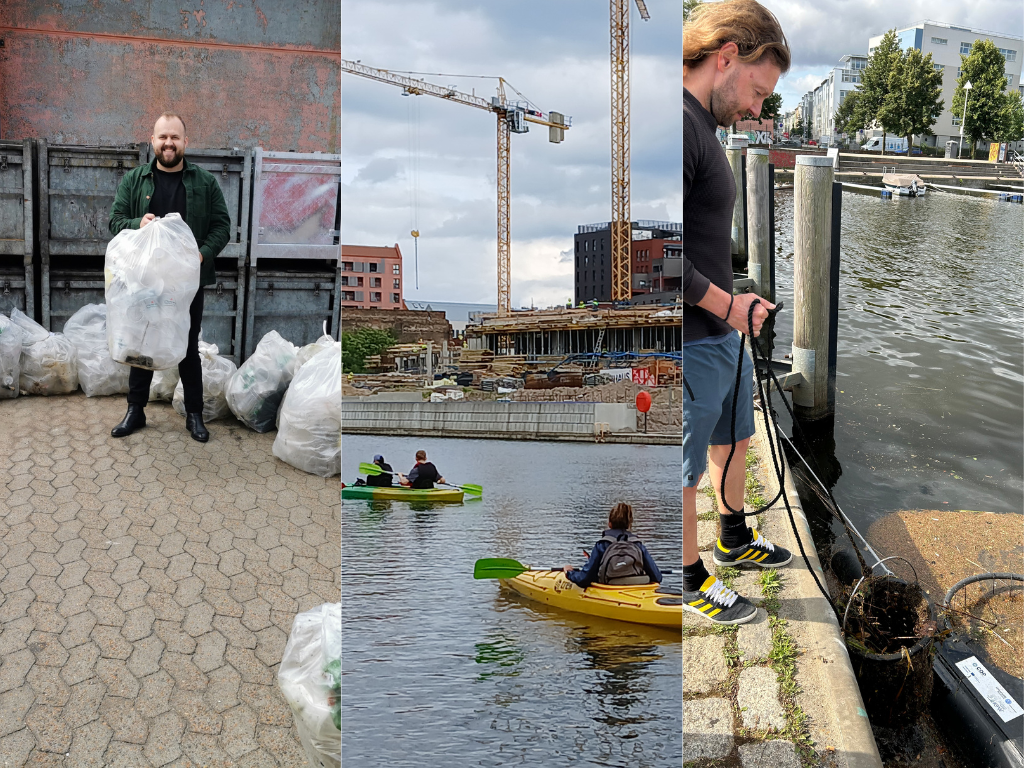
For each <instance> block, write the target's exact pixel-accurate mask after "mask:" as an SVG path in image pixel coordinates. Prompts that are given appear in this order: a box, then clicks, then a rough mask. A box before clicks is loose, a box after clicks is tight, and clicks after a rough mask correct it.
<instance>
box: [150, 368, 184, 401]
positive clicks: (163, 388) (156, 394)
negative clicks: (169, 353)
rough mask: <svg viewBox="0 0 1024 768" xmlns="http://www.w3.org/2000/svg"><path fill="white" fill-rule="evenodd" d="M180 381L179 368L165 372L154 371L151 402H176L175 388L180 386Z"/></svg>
mask: <svg viewBox="0 0 1024 768" xmlns="http://www.w3.org/2000/svg"><path fill="white" fill-rule="evenodd" d="M179 381H181V374H179V373H178V368H177V366H175V367H174V368H168V369H166V370H163V371H154V372H153V382H152V383H151V384H150V385H149V401H150V402H155V401H157V400H164V401H165V402H168V403H169V402H171V401H172V400H174V388H175V387H177V386H178V382H179Z"/></svg>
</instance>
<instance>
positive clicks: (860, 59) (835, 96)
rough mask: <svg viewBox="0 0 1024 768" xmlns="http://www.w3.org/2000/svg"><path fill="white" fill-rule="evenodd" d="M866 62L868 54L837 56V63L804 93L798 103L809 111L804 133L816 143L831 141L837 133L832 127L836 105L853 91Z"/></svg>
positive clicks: (834, 141) (835, 137)
mask: <svg viewBox="0 0 1024 768" xmlns="http://www.w3.org/2000/svg"><path fill="white" fill-rule="evenodd" d="M867 65H868V57H867V56H862V55H859V54H847V55H845V56H843V57H841V58H840V59H839V65H838V66H835V67H833V68H832V70H831V71H830V72H829V73H828V77H826V78H825V79H824V80H822V81H821V83H820V84H819V85H818V87H817V88H815V89H814V90H813V91H808V92H807V94H805V95H804V98H803V101H802V102H801V105H802V106H803V108H804V110H805V115H810V119H809V120H808V119H807V117H805V118H804V120H805V121H807V122H809V124H810V130H809V131H808V135H809V136H810V137H811V138H813V139H815V140H816V141H817V142H818V143H819V144H835V143H836V142H837V141H838V139H839V136H838V134H837V133H836V130H835V115H836V111H837V110H838V109H839V105H840V104H842V103H843V100H844V99H845V98H846V97H847V96H848V95H849V94H850V93H851V92H852V91H854V90H855V89H856V88H857V86H858V84H859V83H860V81H861V76H862V74H863V72H864V69H865V67H867Z"/></svg>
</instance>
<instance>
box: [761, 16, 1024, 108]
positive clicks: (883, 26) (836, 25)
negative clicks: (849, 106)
mask: <svg viewBox="0 0 1024 768" xmlns="http://www.w3.org/2000/svg"><path fill="white" fill-rule="evenodd" d="M765 4H766V5H767V6H768V7H769V8H770V9H771V10H772V12H773V13H774V14H775V15H776V16H777V17H778V19H779V22H780V23H781V24H782V28H783V29H784V30H785V32H786V37H787V38H788V39H789V44H790V47H791V48H792V50H793V67H792V68H791V69H790V71H789V73H788V74H787V75H786V76H785V77H784V78H782V79H781V80H780V81H779V85H778V87H777V88H776V90H777V91H778V92H779V93H781V94H782V103H783V108H784V109H785V110H787V111H788V110H790V109H793V108H794V107H795V106H796V105H797V104H798V103H799V101H800V98H801V97H802V96H803V95H804V94H805V93H807V91H809V90H811V89H813V88H815V87H817V85H818V84H819V83H820V82H821V81H822V80H824V79H825V77H826V76H827V75H828V72H829V70H830V69H832V67H834V66H836V65H837V64H838V63H839V57H840V56H843V55H844V54H847V53H859V54H867V52H868V38H871V37H874V36H875V35H881V34H884V33H885V31H886V30H888V29H892V28H894V27H895V28H896V29H903V28H904V27H909V26H910V25H911V24H914V23H916V22H918V21H922V20H924V19H929V20H931V21H938V22H943V23H946V24H955V25H957V26H960V27H970V28H972V29H980V30H992V31H996V32H1002V33H1003V34H1010V35H1024V3H1022V2H1021V0H975V1H974V2H965V0H815V2H808V0H768V2H766V3H765Z"/></svg>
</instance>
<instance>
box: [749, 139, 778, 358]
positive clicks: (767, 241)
mask: <svg viewBox="0 0 1024 768" xmlns="http://www.w3.org/2000/svg"><path fill="white" fill-rule="evenodd" d="M774 195H775V190H774V189H772V187H771V183H770V180H769V174H768V150H767V149H749V148H748V149H747V277H749V278H750V279H751V280H753V281H754V286H753V288H752V289H751V290H752V291H753V292H754V293H756V294H757V295H758V296H760V297H761V298H762V299H767V300H768V301H770V302H772V303H774V302H775V298H774V296H773V295H772V288H773V286H772V279H771V277H772V257H773V254H772V251H771V248H772V245H771V244H772V223H771V220H772V216H771V206H772V205H773V204H774V200H773V197H774ZM770 330H771V329H770V328H766V329H762V332H761V335H760V336H759V337H758V341H759V342H760V345H761V350H762V351H763V352H764V354H765V357H767V358H768V359H769V360H770V359H771V356H772V347H773V344H772V338H771V337H772V334H771V332H770Z"/></svg>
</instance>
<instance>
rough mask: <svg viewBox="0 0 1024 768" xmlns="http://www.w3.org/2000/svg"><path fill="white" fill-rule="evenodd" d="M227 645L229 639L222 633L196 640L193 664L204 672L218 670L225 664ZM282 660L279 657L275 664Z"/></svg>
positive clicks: (207, 635) (206, 635) (207, 634)
mask: <svg viewBox="0 0 1024 768" xmlns="http://www.w3.org/2000/svg"><path fill="white" fill-rule="evenodd" d="M257 642H258V641H257ZM227 644H228V641H227V639H226V638H225V637H224V636H223V635H222V634H221V633H220V632H216V631H212V632H207V633H206V634H205V635H202V636H201V637H199V638H198V639H197V640H196V652H195V654H194V655H193V656H192V662H193V663H194V664H195V665H196V666H197V667H199V669H201V670H202V671H203V672H210V671H212V670H214V669H217V668H218V667H219V666H221V665H222V664H223V663H224V651H225V649H226V648H227ZM280 660H281V657H280V656H278V658H277V661H276V662H274V663H277V662H279V661H280Z"/></svg>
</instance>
